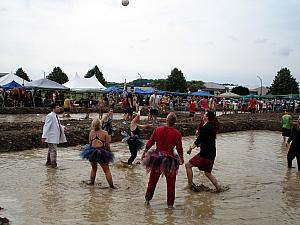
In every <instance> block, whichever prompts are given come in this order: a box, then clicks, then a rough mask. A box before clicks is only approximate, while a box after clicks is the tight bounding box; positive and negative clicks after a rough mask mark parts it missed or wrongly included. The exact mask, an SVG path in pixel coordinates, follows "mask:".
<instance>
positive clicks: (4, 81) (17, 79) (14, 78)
mask: <svg viewBox="0 0 300 225" xmlns="http://www.w3.org/2000/svg"><path fill="white" fill-rule="evenodd" d="M12 81H15V82H17V83H19V84H21V85H22V84H24V85H26V84H27V83H28V82H27V81H26V80H24V79H22V78H21V77H18V76H17V75H15V74H13V73H10V74H7V75H5V76H3V77H1V78H0V85H5V84H8V83H10V82H12Z"/></svg>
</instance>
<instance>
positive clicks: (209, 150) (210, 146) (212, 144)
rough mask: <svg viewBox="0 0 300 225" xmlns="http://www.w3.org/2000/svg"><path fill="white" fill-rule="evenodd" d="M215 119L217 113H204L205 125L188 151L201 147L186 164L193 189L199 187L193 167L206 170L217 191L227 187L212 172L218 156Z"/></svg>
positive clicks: (189, 182) (189, 181)
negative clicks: (194, 176) (194, 177)
mask: <svg viewBox="0 0 300 225" xmlns="http://www.w3.org/2000/svg"><path fill="white" fill-rule="evenodd" d="M214 119H215V114H214V113H213V112H211V111H209V112H207V113H206V114H204V116H203V126H202V127H201V129H200V130H199V132H198V137H197V139H196V140H195V142H194V143H193V144H192V145H191V146H190V148H189V150H188V151H187V153H188V154H191V152H192V149H194V148H195V147H200V152H199V153H198V154H197V155H195V156H194V157H193V158H192V159H190V161H189V162H188V163H186V164H185V168H186V174H187V177H188V184H189V187H190V188H191V189H192V190H196V189H197V186H196V185H195V184H194V183H193V170H192V168H193V167H198V169H199V170H202V171H204V172H205V176H206V177H207V178H208V179H209V180H210V181H211V182H212V184H213V185H214V186H215V187H216V191H217V192H221V191H224V190H226V189H227V188H224V187H222V186H221V185H220V184H219V183H218V181H217V179H216V178H215V177H214V176H213V175H212V174H211V171H212V168H213V165H214V160H215V157H216V132H215V128H214V123H213V121H214Z"/></svg>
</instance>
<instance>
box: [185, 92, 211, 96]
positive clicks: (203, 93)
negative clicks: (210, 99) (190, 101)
mask: <svg viewBox="0 0 300 225" xmlns="http://www.w3.org/2000/svg"><path fill="white" fill-rule="evenodd" d="M189 95H195V96H213V95H212V94H210V93H209V92H207V91H195V92H192V93H190V94H189Z"/></svg>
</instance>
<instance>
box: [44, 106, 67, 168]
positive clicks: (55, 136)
mask: <svg viewBox="0 0 300 225" xmlns="http://www.w3.org/2000/svg"><path fill="white" fill-rule="evenodd" d="M50 109H51V112H50V113H49V114H48V115H47V116H46V119H45V124H44V127H43V134H42V142H43V143H44V142H47V143H48V148H49V149H48V155H47V162H46V166H50V167H53V168H55V167H57V145H58V144H60V143H64V142H67V139H66V136H65V133H64V128H65V127H64V126H62V125H61V123H60V121H59V119H58V116H57V113H59V112H60V108H59V105H58V104H57V103H52V104H51V106H50Z"/></svg>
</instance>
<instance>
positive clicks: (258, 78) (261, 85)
mask: <svg viewBox="0 0 300 225" xmlns="http://www.w3.org/2000/svg"><path fill="white" fill-rule="evenodd" d="M257 78H258V79H259V80H260V96H262V78H261V77H260V76H257Z"/></svg>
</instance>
